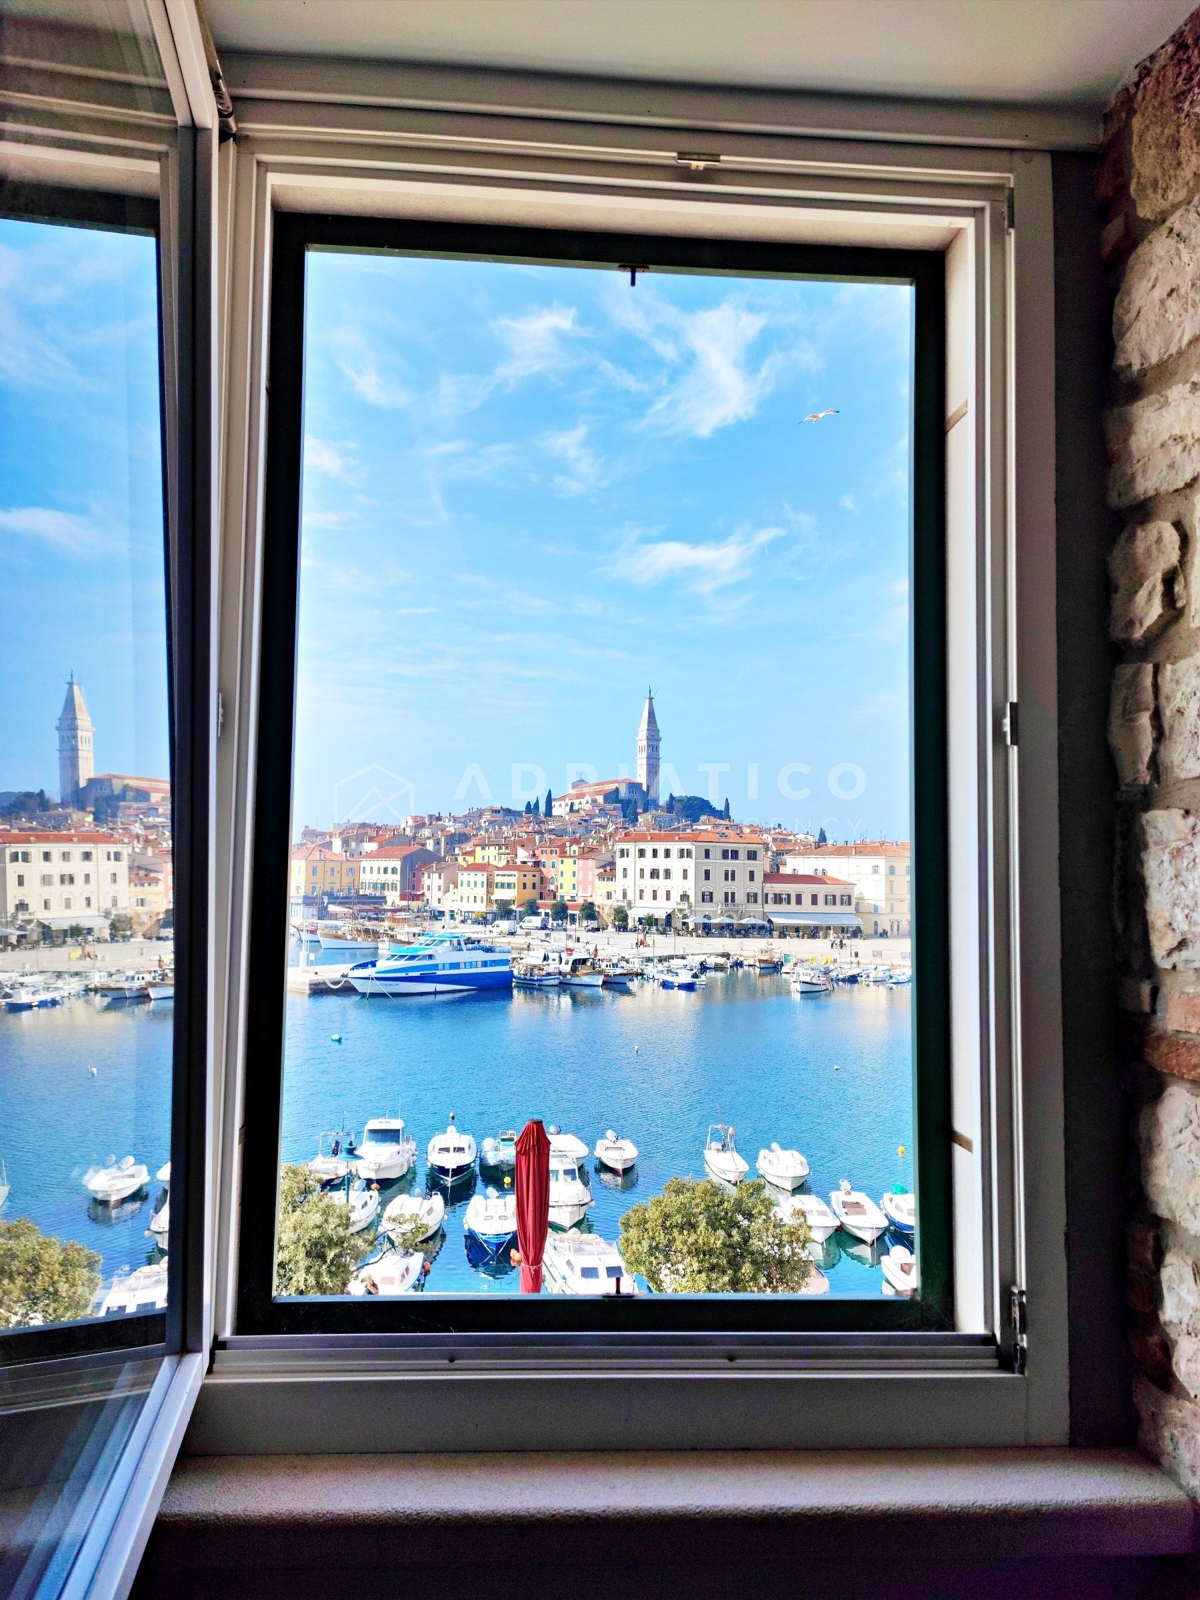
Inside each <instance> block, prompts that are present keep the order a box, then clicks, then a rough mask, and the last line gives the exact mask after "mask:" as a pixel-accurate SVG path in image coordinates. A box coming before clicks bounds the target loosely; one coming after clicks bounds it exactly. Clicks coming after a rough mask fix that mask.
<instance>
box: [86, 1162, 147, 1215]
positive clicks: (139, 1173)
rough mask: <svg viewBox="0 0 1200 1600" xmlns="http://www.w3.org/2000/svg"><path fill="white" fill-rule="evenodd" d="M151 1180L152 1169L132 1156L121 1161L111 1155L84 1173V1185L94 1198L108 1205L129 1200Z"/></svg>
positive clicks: (99, 1202)
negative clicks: (101, 1164) (103, 1162)
mask: <svg viewBox="0 0 1200 1600" xmlns="http://www.w3.org/2000/svg"><path fill="white" fill-rule="evenodd" d="M149 1182H150V1169H149V1168H148V1167H147V1166H146V1165H145V1164H144V1163H143V1162H141V1161H135V1160H134V1159H133V1157H132V1156H125V1157H124V1159H123V1160H121V1161H118V1160H117V1159H116V1157H115V1156H109V1158H108V1160H107V1161H106V1162H105V1164H104V1165H103V1166H102V1167H89V1168H88V1170H87V1171H86V1172H85V1173H84V1175H83V1186H84V1188H85V1189H86V1190H87V1192H88V1193H89V1194H90V1195H91V1197H92V1199H93V1200H95V1201H96V1202H97V1203H98V1204H100V1205H107V1206H115V1205H119V1204H120V1202H121V1201H122V1200H128V1199H129V1197H130V1195H132V1194H136V1193H137V1191H138V1190H139V1189H144V1188H145V1187H146V1185H147V1184H148V1183H149Z"/></svg>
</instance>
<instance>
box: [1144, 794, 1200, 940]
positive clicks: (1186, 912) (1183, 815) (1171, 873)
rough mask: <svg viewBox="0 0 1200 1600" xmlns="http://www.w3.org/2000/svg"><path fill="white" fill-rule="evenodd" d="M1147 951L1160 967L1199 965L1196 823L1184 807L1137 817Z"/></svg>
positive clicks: (1199, 829)
mask: <svg viewBox="0 0 1200 1600" xmlns="http://www.w3.org/2000/svg"><path fill="white" fill-rule="evenodd" d="M1141 832H1142V878H1143V881H1144V883H1145V885H1146V924H1147V930H1148V933H1149V938H1150V953H1151V955H1152V956H1153V958H1154V961H1155V964H1156V965H1157V966H1160V967H1168V968H1171V967H1200V824H1198V823H1197V820H1196V818H1195V817H1194V816H1193V815H1192V813H1191V812H1190V811H1181V810H1178V809H1177V808H1173V807H1172V808H1168V809H1164V810H1161V811H1147V812H1146V814H1145V816H1144V817H1143V818H1142V819H1141Z"/></svg>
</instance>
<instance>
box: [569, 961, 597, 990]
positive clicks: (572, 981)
mask: <svg viewBox="0 0 1200 1600" xmlns="http://www.w3.org/2000/svg"><path fill="white" fill-rule="evenodd" d="M558 981H559V982H560V983H561V984H563V985H564V986H565V987H566V988H568V989H601V988H603V986H604V974H603V972H602V971H601V970H600V968H599V967H597V966H596V965H595V964H594V963H593V961H592V959H591V957H590V956H572V957H571V959H570V961H568V962H567V964H566V966H564V967H563V969H562V973H561V975H560V977H559V980H558Z"/></svg>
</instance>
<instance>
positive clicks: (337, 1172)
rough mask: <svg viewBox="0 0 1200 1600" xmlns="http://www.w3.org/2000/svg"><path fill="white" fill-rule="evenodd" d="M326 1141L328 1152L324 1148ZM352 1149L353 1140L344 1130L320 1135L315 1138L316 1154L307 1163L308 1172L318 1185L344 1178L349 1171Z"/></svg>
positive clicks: (352, 1154) (352, 1156)
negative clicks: (327, 1142)
mask: <svg viewBox="0 0 1200 1600" xmlns="http://www.w3.org/2000/svg"><path fill="white" fill-rule="evenodd" d="M326 1140H328V1141H329V1148H328V1150H327V1149H326V1148H325V1143H326ZM354 1149H355V1145H354V1138H353V1136H352V1135H351V1134H349V1133H347V1132H346V1131H345V1129H343V1128H339V1129H337V1130H335V1131H334V1132H332V1133H322V1134H320V1135H319V1136H318V1138H317V1153H316V1155H315V1156H314V1157H313V1159H312V1160H311V1161H310V1162H309V1163H308V1170H309V1171H310V1172H311V1173H312V1175H313V1177H314V1178H316V1180H317V1182H318V1183H329V1182H330V1181H331V1180H332V1179H336V1178H344V1177H345V1176H346V1174H347V1173H348V1172H349V1170H350V1166H351V1163H352V1161H353V1158H354Z"/></svg>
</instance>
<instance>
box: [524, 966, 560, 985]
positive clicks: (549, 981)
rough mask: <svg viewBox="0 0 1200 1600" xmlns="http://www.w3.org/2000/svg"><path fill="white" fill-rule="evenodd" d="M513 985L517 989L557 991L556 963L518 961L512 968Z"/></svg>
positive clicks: (557, 974) (557, 975)
mask: <svg viewBox="0 0 1200 1600" xmlns="http://www.w3.org/2000/svg"><path fill="white" fill-rule="evenodd" d="M513 983H514V984H515V985H516V986H517V988H518V989H557V988H558V983H559V971H558V963H557V962H556V961H555V962H550V961H519V962H518V963H517V965H516V966H515V967H514V968H513Z"/></svg>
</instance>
